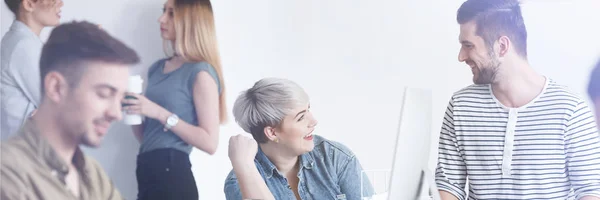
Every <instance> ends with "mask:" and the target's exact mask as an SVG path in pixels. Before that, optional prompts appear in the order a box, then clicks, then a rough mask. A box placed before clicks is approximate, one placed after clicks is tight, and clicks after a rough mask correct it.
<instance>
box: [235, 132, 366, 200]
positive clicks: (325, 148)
mask: <svg viewBox="0 0 600 200" xmlns="http://www.w3.org/2000/svg"><path fill="white" fill-rule="evenodd" d="M313 141H314V143H315V147H314V149H313V150H312V151H310V152H308V153H305V154H302V155H301V156H300V158H299V163H300V170H299V172H298V178H299V179H300V181H299V183H298V193H299V194H300V198H302V199H303V200H321V199H323V200H325V199H327V200H329V199H332V200H360V199H361V197H370V196H372V195H373V193H374V192H373V187H372V186H371V182H370V181H369V178H368V177H367V175H366V174H365V173H364V172H362V166H361V165H360V162H359V161H358V159H357V158H356V156H355V155H354V154H353V153H352V151H350V149H348V148H347V147H346V146H344V145H342V144H340V143H338V142H334V141H330V140H327V139H325V138H323V137H320V136H317V135H315V136H314V140H313ZM254 164H256V168H258V171H259V173H260V175H261V176H262V178H263V180H264V181H265V183H266V184H267V186H268V188H269V190H270V191H271V193H272V194H273V196H274V197H275V199H277V200H288V199H290V200H292V199H294V200H295V199H296V196H295V195H294V192H293V191H292V189H291V187H290V185H289V184H288V182H287V178H285V176H284V175H282V174H281V173H279V171H278V170H277V168H276V167H275V165H274V164H273V163H272V162H271V161H269V159H268V158H267V156H266V155H265V154H264V153H263V152H262V150H261V149H260V148H259V149H258V153H257V154H256V157H255V158H254ZM361 173H362V174H364V175H363V176H362V177H361ZM361 180H362V183H363V184H361ZM361 187H362V192H363V194H361ZM224 190H225V197H226V199H227V200H242V194H241V192H240V188H239V185H238V182H237V178H236V176H235V173H234V172H233V170H232V171H231V172H230V173H229V175H228V176H227V179H226V180H225V189H224Z"/></svg>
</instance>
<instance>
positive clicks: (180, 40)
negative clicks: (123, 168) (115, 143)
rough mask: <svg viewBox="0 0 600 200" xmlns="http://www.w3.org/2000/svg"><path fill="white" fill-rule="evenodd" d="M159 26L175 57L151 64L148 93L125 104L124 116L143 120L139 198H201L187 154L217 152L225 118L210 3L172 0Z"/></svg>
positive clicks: (138, 130) (139, 134) (138, 127)
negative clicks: (140, 117) (220, 131)
mask: <svg viewBox="0 0 600 200" xmlns="http://www.w3.org/2000/svg"><path fill="white" fill-rule="evenodd" d="M159 22H160V28H161V36H162V38H163V39H164V40H165V41H166V43H167V44H171V45H170V46H171V47H173V48H172V50H173V52H175V53H174V54H173V56H171V57H169V58H165V59H160V60H158V61H156V62H155V63H154V64H152V66H151V67H150V69H149V70H148V79H147V83H148V85H147V88H146V91H145V94H144V95H141V94H133V93H129V94H128V95H129V96H132V97H134V99H131V98H126V99H124V100H123V101H122V102H123V104H125V106H124V110H125V111H126V112H128V113H130V114H141V115H143V116H144V117H145V120H144V122H143V123H142V124H141V125H134V126H133V127H132V128H133V132H134V134H135V136H136V137H137V138H138V140H140V142H141V146H140V153H139V155H138V157H137V169H136V176H137V181H138V199H139V200H148V199H181V200H187V199H194V200H197V199H198V189H197V188H196V182H195V179H194V175H193V173H192V171H191V164H190V160H189V154H190V153H191V151H192V149H193V148H194V147H196V148H198V149H199V150H201V151H203V152H206V153H208V154H210V155H212V154H214V153H215V151H216V149H217V144H218V141H219V125H220V124H222V123H224V122H226V120H227V118H226V117H227V114H226V108H225V96H224V95H223V94H224V91H225V88H224V83H223V77H222V73H221V64H220V58H219V53H218V50H217V42H216V39H215V35H216V34H215V29H214V20H213V13H212V8H211V3H210V1H208V0H185V1H183V0H168V1H167V2H166V3H165V5H164V8H163V14H162V16H161V17H160V18H159ZM184 30H185V31H184ZM165 49H168V48H165Z"/></svg>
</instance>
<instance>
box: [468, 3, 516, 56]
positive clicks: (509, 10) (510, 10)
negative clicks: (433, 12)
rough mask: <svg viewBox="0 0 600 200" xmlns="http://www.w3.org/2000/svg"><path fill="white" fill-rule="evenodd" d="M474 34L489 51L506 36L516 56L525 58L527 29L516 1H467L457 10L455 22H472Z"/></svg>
mask: <svg viewBox="0 0 600 200" xmlns="http://www.w3.org/2000/svg"><path fill="white" fill-rule="evenodd" d="M473 20H474V22H475V24H476V28H477V30H476V34H477V35H478V36H481V37H482V38H483V40H484V41H485V43H486V45H487V47H488V48H489V49H491V48H492V47H493V44H494V42H496V41H497V40H498V39H499V38H500V37H501V36H508V38H510V41H511V42H513V44H514V46H515V49H516V51H517V54H519V55H521V56H522V57H523V58H527V29H526V28H525V23H524V21H523V15H522V14H521V6H520V5H519V1H518V0H467V1H466V2H464V3H463V4H462V5H461V6H460V8H459V9H458V14H457V16H456V21H457V22H458V23H459V24H465V23H468V22H471V21H473Z"/></svg>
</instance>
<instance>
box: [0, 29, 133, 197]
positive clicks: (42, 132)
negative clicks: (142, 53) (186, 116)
mask: <svg viewBox="0 0 600 200" xmlns="http://www.w3.org/2000/svg"><path fill="white" fill-rule="evenodd" d="M138 62H139V57H138V55H137V53H136V52H135V51H134V50H132V49H131V48H129V47H127V46H126V45H125V44H123V43H122V42H120V41H119V40H117V39H115V38H113V37H111V36H110V35H109V34H108V33H106V32H105V31H103V30H101V29H99V27H98V26H97V25H94V24H91V23H88V22H72V23H68V24H63V25H60V26H58V27H56V28H55V29H54V30H53V31H52V33H51V35H50V38H49V39H48V41H47V43H46V44H45V45H44V48H43V50H42V55H41V59H40V72H41V80H42V81H41V82H42V83H43V84H42V86H43V87H42V88H43V90H42V94H43V97H42V101H41V104H40V107H39V108H38V110H37V112H36V114H35V115H34V116H33V117H32V118H30V119H28V120H27V121H26V122H25V124H24V126H23V127H22V128H21V129H20V130H19V131H18V132H17V135H15V136H13V137H11V138H10V139H8V140H6V141H4V142H3V143H2V145H1V150H0V152H1V156H0V158H1V160H2V162H1V167H0V172H1V175H2V180H1V181H2V183H1V184H0V199H15V200H16V199H30V200H31V199H61V200H68V199H78V200H92V199H94V200H96V199H102V200H105V199H111V200H113V199H122V197H121V195H120V193H119V192H118V191H117V189H116V188H115V187H114V185H113V184H112V183H111V180H110V178H109V177H108V176H107V175H106V174H105V172H104V171H103V170H102V168H101V166H100V165H99V164H98V163H97V162H96V161H95V160H94V159H92V158H91V157H87V156H85V155H84V154H83V152H82V151H81V149H80V148H79V145H85V146H90V147H97V146H99V145H100V143H101V142H102V138H103V137H104V135H105V134H106V133H107V131H108V129H109V127H110V125H111V123H112V122H113V121H116V120H120V118H121V100H122V99H123V96H124V93H125V90H126V89H127V84H128V78H129V66H130V65H133V64H136V63H138ZM36 78H39V77H36Z"/></svg>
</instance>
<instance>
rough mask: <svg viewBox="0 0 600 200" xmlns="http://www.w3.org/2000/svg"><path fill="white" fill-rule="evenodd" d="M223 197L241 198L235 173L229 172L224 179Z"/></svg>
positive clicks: (233, 199)
mask: <svg viewBox="0 0 600 200" xmlns="http://www.w3.org/2000/svg"><path fill="white" fill-rule="evenodd" d="M224 192H225V199H226V200H242V192H241V191H240V186H239V185H238V182H237V178H236V176H235V173H233V171H232V172H230V173H229V176H227V178H226V179H225V188H224Z"/></svg>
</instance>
